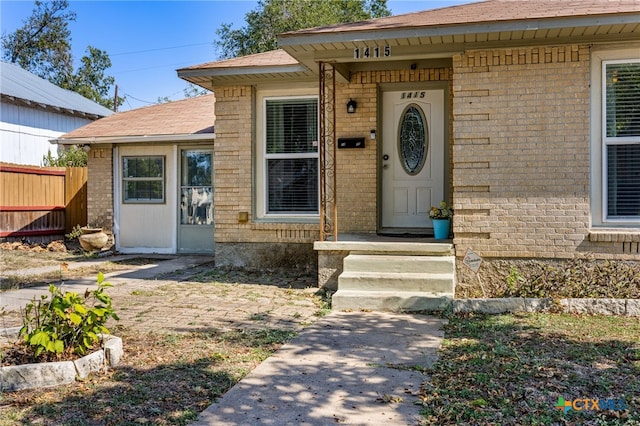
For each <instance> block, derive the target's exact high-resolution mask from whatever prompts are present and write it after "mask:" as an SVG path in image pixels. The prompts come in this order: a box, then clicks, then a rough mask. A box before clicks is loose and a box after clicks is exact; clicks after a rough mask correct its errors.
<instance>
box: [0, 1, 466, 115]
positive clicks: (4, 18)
mask: <svg viewBox="0 0 640 426" xmlns="http://www.w3.org/2000/svg"><path fill="white" fill-rule="evenodd" d="M471 1H472V0H432V1H406V0H389V1H388V2H387V6H388V7H389V9H390V10H391V12H392V14H394V15H399V14H403V13H410V12H416V11H420V10H427V9H433V8H438V7H445V6H450V5H454V4H461V3H469V2H471ZM257 5H258V2H257V1H247V0H226V1H225V0H209V1H70V2H69V9H70V10H72V11H74V12H76V14H77V17H76V21H75V22H72V23H71V24H70V30H71V46H72V49H73V55H74V59H75V60H76V61H79V59H80V58H81V57H82V56H83V55H84V53H85V50H86V48H87V46H89V45H91V46H94V47H96V48H98V49H102V50H105V51H106V52H107V53H108V54H109V57H110V58H111V62H112V67H111V68H110V69H109V70H108V71H107V73H108V74H109V75H111V76H113V77H115V80H116V84H117V85H118V93H119V95H121V96H122V95H125V96H126V97H127V101H126V102H125V104H124V105H122V106H121V107H120V111H125V110H129V109H132V108H139V107H142V106H146V105H150V104H153V103H156V102H157V100H158V98H159V97H165V96H166V97H169V98H170V99H172V100H177V99H182V98H183V97H184V93H183V89H184V88H185V87H186V86H187V83H186V82H185V81H184V80H181V79H180V78H178V77H177V74H176V69H178V68H182V67H186V66H190V65H196V64H201V63H205V62H211V61H215V60H216V59H218V52H217V51H216V48H215V47H214V45H213V43H214V41H215V40H216V38H217V36H216V30H217V29H218V28H220V26H221V25H222V24H223V23H228V24H232V25H233V27H234V28H241V27H242V26H244V16H245V14H246V13H247V12H249V11H251V10H254V9H256V8H257ZM33 8H34V2H33V1H5V0H2V1H1V2H0V17H1V21H0V28H1V30H2V33H3V34H6V33H11V32H13V31H15V30H16V29H17V28H19V27H21V26H22V25H23V21H24V20H26V19H27V18H28V17H29V16H31V13H32V10H33Z"/></svg>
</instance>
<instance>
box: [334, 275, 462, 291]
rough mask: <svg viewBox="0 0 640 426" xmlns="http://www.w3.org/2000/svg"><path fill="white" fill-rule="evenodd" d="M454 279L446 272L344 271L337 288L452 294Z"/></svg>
mask: <svg viewBox="0 0 640 426" xmlns="http://www.w3.org/2000/svg"><path fill="white" fill-rule="evenodd" d="M454 281H455V279H454V274H453V272H452V271H449V272H447V273H419V272H402V273H400V272H397V273H395V272H361V271H353V272H352V271H345V272H343V273H342V274H340V276H339V277H338V290H355V291H394V292H400V291H408V292H429V293H446V294H450V295H453V293H454V289H455V282H454Z"/></svg>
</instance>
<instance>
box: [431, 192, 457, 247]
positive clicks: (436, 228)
mask: <svg viewBox="0 0 640 426" xmlns="http://www.w3.org/2000/svg"><path fill="white" fill-rule="evenodd" d="M452 216H453V209H452V208H450V207H447V203H446V202H445V201H441V202H440V205H439V206H437V207H436V206H433V207H431V209H429V217H430V218H431V221H432V222H433V234H434V236H435V239H436V240H446V239H447V238H449V233H450V232H451V217H452Z"/></svg>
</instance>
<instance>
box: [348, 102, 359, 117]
mask: <svg viewBox="0 0 640 426" xmlns="http://www.w3.org/2000/svg"><path fill="white" fill-rule="evenodd" d="M356 108H358V103H357V102H356V101H354V100H353V99H351V98H349V102H347V112H348V113H349V114H353V113H354V112H356Z"/></svg>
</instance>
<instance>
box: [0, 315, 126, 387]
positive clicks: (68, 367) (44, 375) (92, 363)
mask: <svg viewBox="0 0 640 426" xmlns="http://www.w3.org/2000/svg"><path fill="white" fill-rule="evenodd" d="M19 331H20V327H13V328H8V329H4V330H0V336H2V337H6V338H10V339H11V338H13V339H16V338H17V337H18V332H19ZM100 337H101V339H102V345H103V346H102V349H100V350H98V351H96V352H93V353H90V354H89V355H86V356H84V357H82V358H80V359H77V360H75V361H61V362H43V363H36V364H23V365H11V366H6V367H0V392H6V391H9V392H11V391H18V390H24V389H34V388H47V387H53V386H59V385H67V384H70V383H73V382H74V381H76V380H77V379H81V380H82V379H86V378H87V377H89V375H90V374H91V373H98V372H101V371H104V370H106V369H108V368H109V367H114V366H116V365H118V363H119V362H120V359H121V358H122V355H123V354H124V351H123V348H122V339H121V338H119V337H116V336H111V335H101V336H100Z"/></svg>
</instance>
